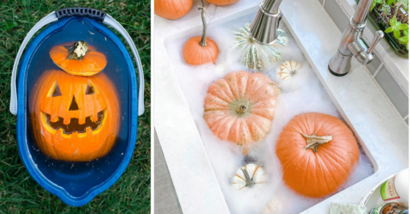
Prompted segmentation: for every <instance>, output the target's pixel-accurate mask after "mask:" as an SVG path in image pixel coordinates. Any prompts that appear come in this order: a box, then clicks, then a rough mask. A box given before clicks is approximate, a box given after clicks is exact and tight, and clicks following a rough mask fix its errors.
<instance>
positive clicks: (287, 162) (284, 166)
mask: <svg viewBox="0 0 410 214" xmlns="http://www.w3.org/2000/svg"><path fill="white" fill-rule="evenodd" d="M285 151H286V150H285ZM292 156H293V157H292V159H290V160H287V161H286V165H282V166H283V168H282V169H283V171H284V172H285V169H286V168H287V167H288V166H289V165H291V164H292V163H293V162H294V161H295V160H296V159H298V160H299V159H302V158H303V155H302V154H301V153H300V154H298V155H293V154H292ZM306 163H309V162H308V161H307V162H306Z"/></svg>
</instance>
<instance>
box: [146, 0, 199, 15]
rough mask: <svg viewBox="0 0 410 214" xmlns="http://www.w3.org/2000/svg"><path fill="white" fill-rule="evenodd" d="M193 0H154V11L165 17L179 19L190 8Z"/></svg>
mask: <svg viewBox="0 0 410 214" xmlns="http://www.w3.org/2000/svg"><path fill="white" fill-rule="evenodd" d="M193 2H194V1H193V0H155V1H154V13H155V15H157V16H160V17H162V18H165V19H179V18H181V17H183V16H185V15H186V14H187V13H188V12H189V10H191V7H192V4H193Z"/></svg>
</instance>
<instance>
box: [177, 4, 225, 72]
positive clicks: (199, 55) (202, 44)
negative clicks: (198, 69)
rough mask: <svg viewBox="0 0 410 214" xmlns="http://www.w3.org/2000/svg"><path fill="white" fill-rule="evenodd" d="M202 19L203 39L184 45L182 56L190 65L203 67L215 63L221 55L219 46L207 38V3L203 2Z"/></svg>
mask: <svg viewBox="0 0 410 214" xmlns="http://www.w3.org/2000/svg"><path fill="white" fill-rule="evenodd" d="M199 9H200V10H202V12H201V18H202V26H203V29H202V37H199V36H198V37H193V38H190V39H189V40H188V41H187V42H186V43H185V45H184V49H183V50H182V55H183V56H184V59H185V62H186V63H188V64H189V65H202V64H205V63H210V62H212V63H215V61H216V58H217V57H218V54H219V49H218V46H217V45H216V43H215V42H214V41H212V40H211V39H209V38H207V37H206V29H207V24H206V20H205V2H204V0H202V7H199Z"/></svg>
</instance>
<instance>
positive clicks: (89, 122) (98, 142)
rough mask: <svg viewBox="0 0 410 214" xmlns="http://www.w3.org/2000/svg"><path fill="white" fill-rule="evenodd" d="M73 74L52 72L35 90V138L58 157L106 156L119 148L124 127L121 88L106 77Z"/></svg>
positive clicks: (90, 157) (49, 71) (85, 157)
mask: <svg viewBox="0 0 410 214" xmlns="http://www.w3.org/2000/svg"><path fill="white" fill-rule="evenodd" d="M76 44H77V43H76ZM85 45H86V43H85ZM69 50H70V49H69V48H67V51H69ZM85 51H87V50H85ZM50 54H51V53H50ZM69 60H78V63H80V64H81V63H87V61H85V60H84V61H81V59H69ZM53 61H54V62H55V60H54V59H53ZM89 61H92V59H90V60H89ZM59 67H61V68H63V67H62V66H59ZM78 67H82V68H85V67H87V65H84V66H78ZM104 67H105V65H104ZM104 67H103V68H104ZM103 68H102V69H103ZM63 69H64V68H63ZM102 69H101V70H102ZM101 70H99V71H98V72H100V71H101ZM72 71H73V72H74V73H77V74H78V73H79V72H80V71H79V70H75V69H74V70H72ZM67 72H68V73H66V72H64V71H59V70H48V71H46V72H44V73H43V75H42V76H41V77H40V78H39V80H38V81H37V83H36V84H35V86H34V87H33V89H32V92H31V96H30V101H29V102H30V105H31V106H30V115H31V121H32V122H31V123H32V127H33V132H34V137H35V139H36V141H37V144H38V146H39V148H40V149H41V151H42V152H43V153H45V154H46V155H49V156H50V157H52V158H53V159H57V160H65V161H89V160H93V159H96V158H100V157H102V156H104V155H106V154H107V153H108V152H109V151H110V150H111V148H112V147H113V145H114V142H115V140H116V137H117V133H118V129H119V117H120V110H119V102H118V97H117V93H116V90H115V88H114V86H113V84H112V83H111V81H110V80H109V79H108V78H107V77H106V76H105V75H104V74H103V73H98V74H96V75H93V76H78V75H72V74H70V72H69V71H67ZM85 72H87V71H85ZM94 72H95V70H94Z"/></svg>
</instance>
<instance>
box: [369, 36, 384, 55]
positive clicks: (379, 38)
mask: <svg viewBox="0 0 410 214" xmlns="http://www.w3.org/2000/svg"><path fill="white" fill-rule="evenodd" d="M383 37H384V33H383V31H381V30H378V31H376V32H375V33H374V38H373V42H372V44H371V45H370V47H369V49H367V54H370V53H371V52H372V50H373V49H374V47H376V45H377V43H379V41H380V40H381V39H382V38H383Z"/></svg>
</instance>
